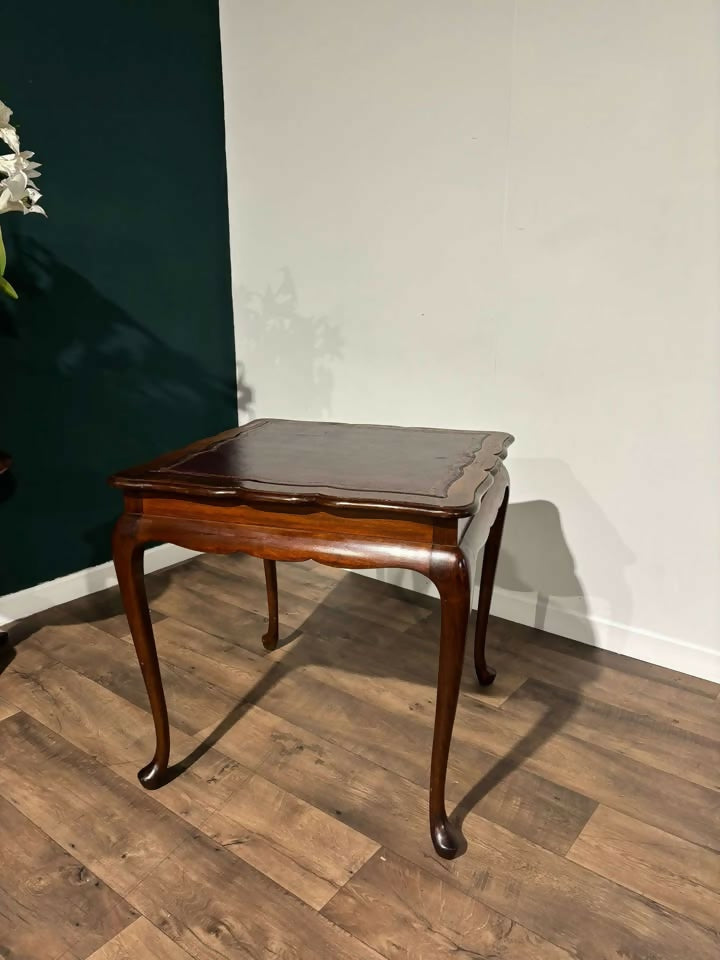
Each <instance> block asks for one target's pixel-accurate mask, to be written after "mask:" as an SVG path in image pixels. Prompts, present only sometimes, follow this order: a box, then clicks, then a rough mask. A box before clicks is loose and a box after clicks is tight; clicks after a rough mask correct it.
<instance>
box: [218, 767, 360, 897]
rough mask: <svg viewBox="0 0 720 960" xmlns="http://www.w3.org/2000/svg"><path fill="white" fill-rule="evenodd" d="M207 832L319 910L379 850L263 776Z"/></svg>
mask: <svg viewBox="0 0 720 960" xmlns="http://www.w3.org/2000/svg"><path fill="white" fill-rule="evenodd" d="M203 832H204V833H206V834H207V835H208V836H209V837H210V838H211V839H212V840H215V841H216V842H217V843H218V844H219V845H220V846H222V847H224V848H225V849H227V850H230V852H231V853H234V854H235V855H236V856H237V857H240V859H242V860H244V861H245V862H246V863H250V864H252V865H253V866H255V867H257V868H258V870H261V871H262V872H263V873H264V874H265V875H266V876H268V877H270V878H271V879H272V880H274V881H275V882H276V883H278V884H280V886H282V887H284V888H285V889H286V890H289V891H290V892H291V893H294V894H295V895H296V896H297V897H299V899H301V900H304V901H305V903H307V904H309V905H310V906H311V907H314V908H315V909H316V910H319V909H320V907H322V906H324V905H325V904H326V903H327V901H328V900H329V899H330V898H331V897H332V896H334V894H335V893H336V892H337V890H338V889H339V888H340V887H342V885H343V884H344V883H346V882H347V880H348V879H349V878H350V877H351V876H352V875H353V874H354V873H355V871H356V870H358V869H359V868H360V867H361V866H362V865H363V864H364V863H365V861H366V860H368V859H369V858H370V857H371V856H372V855H373V853H375V851H376V850H377V849H378V844H376V843H374V842H373V841H372V840H369V839H368V838H367V837H366V836H364V835H363V834H362V833H359V832H358V831H356V830H353V829H351V828H350V827H348V826H347V825H346V824H344V823H342V822H341V821H339V820H337V819H335V818H334V817H330V816H328V815H327V814H325V813H323V812H322V811H321V810H318V809H317V807H314V806H313V805H312V804H310V803H307V802H306V801H304V800H300V799H299V798H297V797H295V796H293V795H292V794H291V793H288V792H287V791H286V790H282V789H281V788H280V787H278V786H276V785H275V784H273V783H271V782H270V781H269V780H266V779H265V778H264V777H260V776H258V775H257V774H253V775H251V776H249V777H248V779H247V780H246V781H245V782H244V783H243V785H242V787H241V788H240V789H239V790H237V791H236V792H235V793H234V794H233V796H232V797H231V798H230V800H229V801H228V802H227V803H226V804H225V806H224V807H223V808H222V810H221V811H219V812H218V813H215V814H213V815H212V816H211V817H210V818H209V819H208V820H207V822H206V823H205V824H204V825H203Z"/></svg>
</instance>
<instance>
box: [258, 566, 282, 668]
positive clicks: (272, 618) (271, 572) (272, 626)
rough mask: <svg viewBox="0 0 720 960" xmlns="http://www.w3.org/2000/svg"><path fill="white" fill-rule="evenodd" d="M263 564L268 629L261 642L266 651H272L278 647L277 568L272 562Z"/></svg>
mask: <svg viewBox="0 0 720 960" xmlns="http://www.w3.org/2000/svg"><path fill="white" fill-rule="evenodd" d="M263 563H264V564H265V586H266V588H267V598H268V619H269V623H268V628H267V633H265V634H263V638H262V642H263V646H264V647H265V649H266V650H274V649H275V648H276V647H277V645H278V636H279V629H278V588H277V566H276V564H275V561H274V560H263Z"/></svg>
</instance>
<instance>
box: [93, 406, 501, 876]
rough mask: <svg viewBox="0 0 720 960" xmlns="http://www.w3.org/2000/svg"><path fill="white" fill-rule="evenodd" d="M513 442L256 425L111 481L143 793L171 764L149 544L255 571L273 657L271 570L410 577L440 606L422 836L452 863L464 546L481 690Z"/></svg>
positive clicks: (485, 435)
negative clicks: (450, 803) (257, 566)
mask: <svg viewBox="0 0 720 960" xmlns="http://www.w3.org/2000/svg"><path fill="white" fill-rule="evenodd" d="M512 440H513V438H512V437H511V436H510V435H509V434H507V433H489V432H481V431H466V430H431V429H416V428H404V427H383V426H367V425H355V424H343V423H310V422H304V421H292V420H255V421H253V422H252V423H249V424H247V425H246V426H244V427H240V428H239V429H234V430H228V431H227V432H225V433H221V434H219V435H218V436H216V437H210V438H209V439H206V440H201V441H199V442H198V443H194V444H192V445H191V446H189V447H186V448H185V449H183V450H180V451H177V452H175V453H171V454H168V455H166V456H164V457H160V458H159V459H158V460H154V461H153V462H152V463H149V464H146V465H145V466H142V467H137V468H134V469H131V470H125V471H122V472H121V473H118V474H116V475H115V476H113V477H112V478H111V480H110V482H111V483H112V484H113V485H114V486H116V487H119V488H120V489H121V490H122V491H123V494H124V499H125V510H124V513H123V515H122V516H121V517H120V519H119V520H118V523H117V526H116V527H115V532H114V534H113V556H114V560H115V568H116V570H117V575H118V581H119V584H120V590H121V593H122V598H123V603H124V605H125V611H126V613H127V618H128V622H129V624H130V630H131V632H132V636H133V641H134V643H135V649H136V651H137V656H138V660H139V661H140V667H141V670H142V673H143V677H144V680H145V685H146V687H147V692H148V697H149V699H150V706H151V709H152V715H153V719H154V723H155V733H156V746H155V755H154V756H153V759H152V760H151V761H150V763H149V764H148V765H147V766H146V767H144V768H143V769H142V770H141V771H140V772H139V774H138V777H139V779H140V782H141V783H142V784H143V786H145V787H147V788H149V789H153V788H155V787H159V786H161V785H162V784H163V782H164V779H165V778H166V774H167V767H168V760H169V754H170V735H169V726H168V715H167V708H166V705H165V696H164V693H163V687H162V680H161V677H160V668H159V665H158V657H157V651H156V648H155V638H154V636H153V629H152V624H151V621H150V614H149V610H148V602H147V597H146V594H145V585H144V579H143V561H142V556H143V550H144V549H145V547H146V546H147V545H148V544H149V543H150V542H157V541H167V542H170V543H176V544H179V545H180V546H183V547H189V548H191V549H193V550H201V551H212V552H215V553H232V552H235V551H241V552H243V553H248V554H251V555H252V556H255V557H260V558H262V559H263V560H264V562H265V573H266V578H267V592H268V605H269V621H270V622H269V628H268V632H267V633H266V634H265V636H264V637H263V643H264V645H265V647H266V648H267V649H268V650H272V649H273V648H274V647H275V645H276V644H277V641H278V592H277V576H276V568H275V562H276V561H277V560H308V559H312V560H317V561H319V562H320V563H326V564H330V565H331V566H337V567H351V568H362V567H365V568H370V567H405V568H407V569H410V570H416V571H418V572H420V573H422V574H424V575H425V576H427V577H428V578H429V579H430V580H431V581H432V582H433V583H434V584H435V585H436V587H437V589H438V591H439V593H440V603H441V636H440V652H439V669H438V681H437V700H436V708H435V731H434V735H433V746H432V758H431V763H430V834H431V837H432V841H433V844H434V845H435V849H436V851H437V852H438V853H439V854H440V856H442V857H446V858H448V859H450V858H452V857H454V856H456V854H457V852H458V837H457V836H456V834H455V833H454V830H453V828H452V826H451V825H450V824H449V823H448V818H447V814H446V811H445V777H446V771H447V761H448V753H449V749H450V740H451V736H452V728H453V723H454V720H455V711H456V708H457V700H458V693H459V689H460V675H461V671H462V664H463V653H464V647H465V634H466V630H467V622H468V615H469V610H470V587H471V583H470V574H469V563H468V559H467V558H466V557H465V555H464V553H463V550H462V548H461V540H463V539H464V537H465V536H466V534H467V531H468V524H467V518H471V519H472V518H474V519H472V522H473V523H474V524H475V525H476V526H477V525H478V524H481V525H482V524H484V525H485V527H486V528H487V531H488V536H487V544H486V547H485V553H484V560H483V568H482V574H481V581H480V601H479V609H478V616H477V628H476V634H475V668H476V672H477V677H478V681H479V682H480V683H481V684H483V685H487V684H489V683H492V681H493V679H494V677H495V674H494V671H492V669H491V668H490V667H488V666H487V664H486V662H485V634H486V630H487V622H488V615H489V611H490V597H491V594H492V587H493V581H494V578H495V567H496V565H497V558H498V552H499V549H500V538H501V536H502V527H503V520H504V516H505V509H506V506H507V500H508V485H507V473H506V471H505V468H504V466H503V465H502V460H503V458H504V457H505V454H506V450H507V447H508V446H509V444H510V443H512ZM493 487H494V490H493ZM490 491H492V493H493V495H492V496H490V495H489V494H490ZM488 504H492V506H491V507H488V506H487V505H488ZM463 520H465V521H466V522H465V523H464V524H463V523H462V522H461V521H463ZM473 539H476V538H474V537H473ZM480 539H481V540H482V537H481V538H480Z"/></svg>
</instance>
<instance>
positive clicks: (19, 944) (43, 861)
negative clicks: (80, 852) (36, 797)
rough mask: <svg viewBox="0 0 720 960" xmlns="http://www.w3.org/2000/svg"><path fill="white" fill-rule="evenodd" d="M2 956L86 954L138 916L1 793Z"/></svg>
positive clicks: (16, 959) (20, 959)
mask: <svg viewBox="0 0 720 960" xmlns="http://www.w3.org/2000/svg"><path fill="white" fill-rule="evenodd" d="M0 845H1V848H2V870H0V920H1V921H2V923H0V956H2V957H7V958H10V960H26V958H27V960H37V958H39V957H42V958H45V957H47V958H51V960H55V958H58V957H60V956H62V954H63V953H67V952H72V953H75V954H77V955H79V956H87V954H88V953H90V952H92V951H93V950H95V949H96V948H97V947H98V946H100V945H101V944H103V943H104V942H105V941H106V940H108V939H109V938H110V937H113V936H114V935H115V934H116V933H117V932H118V931H119V930H122V929H123V927H126V926H127V925H128V924H129V923H131V922H132V921H133V920H134V919H135V917H136V916H137V914H136V913H135V911H134V910H132V909H131V908H130V907H128V905H127V904H126V903H125V901H124V900H122V899H121V897H120V896H118V894H116V893H115V892H114V891H113V890H111V889H110V888H109V887H107V886H106V885H105V884H104V883H103V882H102V881H101V880H99V879H98V878H97V877H96V876H94V874H93V873H92V872H91V871H90V870H88V869H87V868H86V867H84V866H83V864H82V863H80V862H79V861H78V860H77V859H76V858H75V857H73V856H71V855H70V854H69V853H66V852H65V850H63V849H62V848H61V847H59V846H58V845H57V844H56V843H53V841H52V840H50V838H49V837H48V836H47V835H46V834H45V833H43V831H42V830H40V829H38V828H37V827H36V826H34V824H32V823H31V821H30V820H28V819H27V818H26V817H25V816H23V814H22V813H20V811H19V810H16V809H15V807H14V806H13V805H12V804H11V803H8V802H7V801H6V800H4V799H2V797H0Z"/></svg>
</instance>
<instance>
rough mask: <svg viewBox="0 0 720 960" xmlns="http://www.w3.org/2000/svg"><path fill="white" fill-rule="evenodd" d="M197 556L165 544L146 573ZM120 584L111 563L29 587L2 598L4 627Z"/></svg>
mask: <svg viewBox="0 0 720 960" xmlns="http://www.w3.org/2000/svg"><path fill="white" fill-rule="evenodd" d="M196 555H197V554H196V553H195V551H193V550H186V549H185V548H184V547H176V546H175V544H174V543H162V544H160V545H159V546H157V547H150V549H149V550H146V551H145V572H146V573H152V572H153V571H155V570H162V569H164V568H165V567H171V566H173V565H174V564H176V563H181V562H182V561H183V560H188V559H189V558H190V557H194V556H196ZM116 583H117V577H116V576H115V568H114V567H113V565H112V561H108V562H107V563H101V564H100V565H99V566H97V567H88V568H87V569H86V570H78V571H77V573H69V574H68V575H67V576H66V577H58V578H57V580H48V582H47V583H39V584H38V585H37V586H36V587H28V588H27V590H20V591H19V592H18V593H10V594H8V595H7V596H5V597H0V626H1V625H3V624H6V623H12V622H13V620H22V619H23V617H29V616H31V614H33V613H39V612H40V611H41V610H48V609H49V608H50V607H56V606H57V605H58V604H60V603H67V602H68V601H69V600H77V599H78V597H86V596H88V595H89V594H91V593H97V592H98V590H105V588H106V587H114V586H115V584H116Z"/></svg>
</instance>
